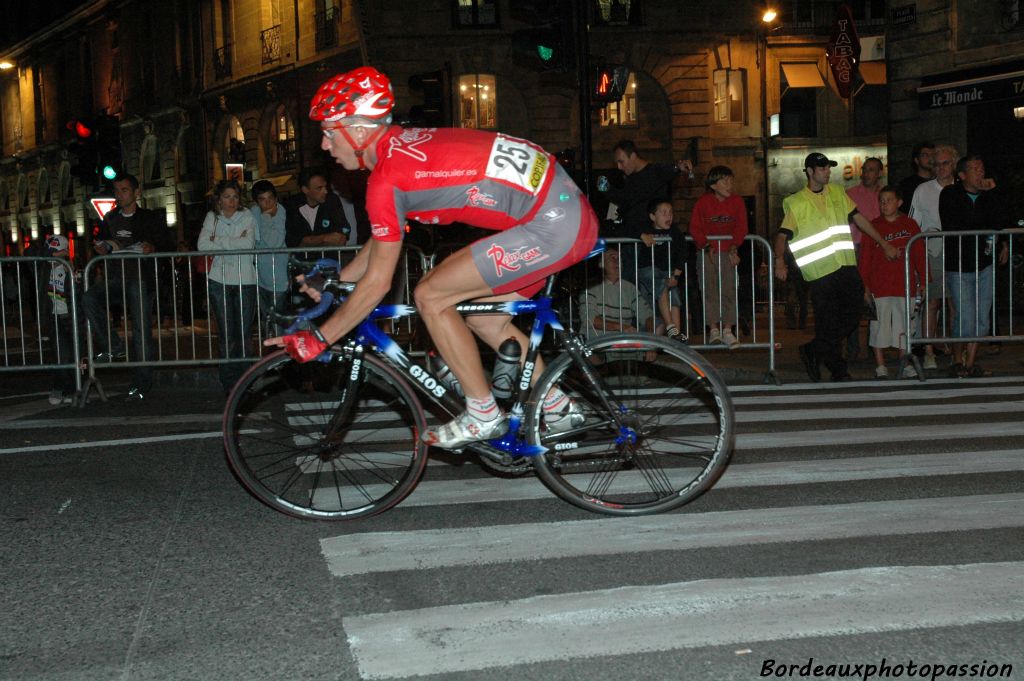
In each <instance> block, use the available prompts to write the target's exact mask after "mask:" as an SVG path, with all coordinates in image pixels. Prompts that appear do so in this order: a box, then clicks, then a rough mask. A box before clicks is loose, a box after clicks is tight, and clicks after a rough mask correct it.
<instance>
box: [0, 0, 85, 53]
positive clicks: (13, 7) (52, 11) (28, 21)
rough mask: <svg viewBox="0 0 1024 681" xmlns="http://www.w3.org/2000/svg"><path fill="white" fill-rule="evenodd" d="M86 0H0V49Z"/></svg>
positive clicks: (28, 34) (21, 38)
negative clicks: (0, 17)
mask: <svg viewBox="0 0 1024 681" xmlns="http://www.w3.org/2000/svg"><path fill="white" fill-rule="evenodd" d="M85 4H88V0H43V1H42V2H40V1H39V0H0V8H2V11H0V16H2V17H3V20H2V21H0V50H2V49H4V48H6V47H10V46H11V45H14V44H16V43H18V42H20V41H22V40H24V39H25V38H27V37H29V36H30V35H32V34H33V33H35V32H36V31H38V30H39V29H40V28H43V27H44V26H46V25H48V24H51V23H53V22H54V21H56V20H58V19H60V18H61V17H62V16H64V14H65V13H67V12H68V11H70V10H73V9H75V8H76V7H79V6H81V5H85Z"/></svg>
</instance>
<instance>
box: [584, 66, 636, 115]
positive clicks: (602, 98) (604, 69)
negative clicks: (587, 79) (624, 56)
mask: <svg viewBox="0 0 1024 681" xmlns="http://www.w3.org/2000/svg"><path fill="white" fill-rule="evenodd" d="M627 82H629V67H628V66H622V65H618V64H612V65H608V64H602V65H600V66H598V67H597V68H596V69H595V70H594V82H593V87H592V88H591V91H590V102H591V103H592V104H593V105H594V106H599V107H600V106H605V105H606V104H611V103H612V102H617V101H619V100H620V99H622V96H623V95H624V94H626V83H627Z"/></svg>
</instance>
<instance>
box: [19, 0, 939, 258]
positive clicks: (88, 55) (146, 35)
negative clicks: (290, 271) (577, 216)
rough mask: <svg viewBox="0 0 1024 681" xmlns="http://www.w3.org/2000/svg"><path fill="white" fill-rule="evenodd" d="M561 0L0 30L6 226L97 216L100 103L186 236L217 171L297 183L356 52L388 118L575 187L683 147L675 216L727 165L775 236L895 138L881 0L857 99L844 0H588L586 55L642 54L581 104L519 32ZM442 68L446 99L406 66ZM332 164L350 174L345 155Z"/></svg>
mask: <svg viewBox="0 0 1024 681" xmlns="http://www.w3.org/2000/svg"><path fill="white" fill-rule="evenodd" d="M568 1H569V0H564V1H563V2H562V3H559V2H558V1H557V0H550V1H549V2H527V1H526V0H417V1H416V2H413V1H411V0H395V1H394V2H390V3H380V2H371V1H369V0H291V1H290V2H289V1H286V0H170V1H169V2H162V3H151V2H145V1H143V0H94V1H93V2H90V3H87V4H85V5H83V6H82V8H81V9H80V10H78V12H76V13H75V15H74V16H69V17H68V18H67V19H66V20H63V21H60V22H57V23H56V24H54V25H52V26H50V27H48V28H47V29H45V30H44V31H42V32H40V33H37V34H36V35H34V36H31V37H28V38H26V39H25V40H24V41H23V42H21V43H19V44H18V45H15V46H13V47H7V48H4V47H0V58H7V59H10V60H11V61H12V62H14V63H15V64H16V68H15V69H13V70H12V72H6V71H5V72H0V101H2V104H0V116H2V119H3V133H2V134H3V136H2V151H3V153H2V158H0V234H3V235H4V236H3V238H4V239H5V240H6V242H13V245H14V246H15V250H17V248H19V247H20V245H21V244H22V243H23V239H24V236H25V235H31V234H33V233H40V232H41V231H42V230H51V231H52V230H57V229H60V230H62V231H64V232H65V233H68V232H80V231H85V230H86V229H87V228H88V224H89V223H90V222H91V221H92V220H93V219H95V217H96V216H95V213H93V212H92V209H91V207H89V205H88V198H89V197H90V196H91V194H92V189H91V188H90V187H81V186H80V183H79V182H78V180H77V179H75V177H74V176H73V174H72V173H71V172H70V169H71V167H72V166H73V161H74V159H73V158H69V154H70V152H69V146H68V132H67V131H66V130H64V128H63V126H64V123H65V122H66V121H68V120H70V119H72V118H75V117H80V116H89V115H96V114H98V113H104V112H105V113H107V114H110V115H114V116H117V117H118V119H119V121H120V126H121V143H122V148H123V161H124V167H125V168H126V169H127V170H128V171H129V172H132V173H134V174H136V175H137V176H139V177H140V179H141V180H142V181H143V195H144V203H145V205H147V206H148V207H151V208H157V209H161V210H163V211H164V212H165V214H166V220H167V224H168V228H169V229H174V230H175V231H176V235H177V236H178V238H179V240H183V241H185V242H186V243H188V242H189V240H190V237H191V236H193V235H194V233H195V232H196V231H197V230H198V224H199V222H201V220H202V217H203V215H204V214H205V211H206V210H207V201H206V196H207V193H208V191H209V188H210V186H211V185H212V184H213V183H214V182H216V181H217V180H218V179H221V178H223V177H225V176H227V175H228V174H232V173H240V174H241V176H242V178H243V179H244V180H246V181H247V182H248V181H253V180H255V179H259V178H268V179H270V180H271V181H272V182H274V183H275V185H277V186H278V188H279V190H280V191H281V192H282V193H289V192H294V191H297V186H296V176H297V173H298V170H299V169H300V168H302V167H303V166H308V165H321V166H326V165H328V164H329V163H330V159H328V158H327V157H326V155H325V154H324V152H322V151H321V150H320V148H319V145H320V140H321V138H320V134H319V130H318V129H317V126H316V125H314V124H312V123H311V122H310V121H308V119H307V117H306V112H307V107H308V102H309V99H310V97H311V95H312V94H313V92H314V91H315V89H316V87H317V86H318V85H319V84H320V83H321V82H323V81H324V80H325V79H326V78H327V77H329V76H330V75H332V74H333V73H337V72H339V71H343V70H347V69H349V68H352V67H354V66H357V65H359V64H362V63H368V64H372V65H374V66H377V67H378V68H380V69H381V70H382V71H384V72H386V73H388V75H389V76H390V77H391V79H392V81H393V83H394V86H395V92H396V100H397V113H398V118H400V119H409V120H414V121H415V120H421V118H418V117H421V116H422V114H423V110H430V111H433V112H434V114H435V115H434V117H433V118H432V119H430V120H432V121H434V120H439V121H440V122H441V123H442V124H445V125H455V126H467V127H479V128H484V129H497V130H501V131H503V132H506V133H508V134H512V135H517V136H523V137H527V138H529V139H532V140H535V141H537V142H538V143H540V144H542V145H544V146H545V147H546V148H548V149H549V150H551V151H553V152H558V151H561V150H572V151H574V152H575V154H574V158H575V161H576V170H577V175H578V178H579V181H580V182H581V183H590V182H592V181H593V175H597V174H605V173H608V172H610V171H612V170H613V162H612V153H611V149H612V146H613V145H614V144H615V142H616V141H618V140H620V139H624V138H627V139H632V140H634V141H635V142H636V144H637V145H638V147H639V148H640V150H641V152H642V153H643V155H644V156H646V157H647V158H648V159H650V160H653V161H670V160H673V159H678V158H686V157H691V158H693V159H694V160H695V161H696V162H697V173H696V177H695V181H692V182H691V181H688V180H686V179H682V180H680V181H678V182H677V187H676V190H677V191H676V199H677V201H676V203H677V209H678V211H677V218H678V219H680V220H688V215H689V213H688V210H689V207H690V205H691V204H692V202H693V201H694V200H695V199H696V197H697V196H699V194H700V193H701V191H703V185H702V183H701V180H702V178H703V175H704V174H705V173H706V172H707V170H708V168H709V167H710V166H712V165H717V164H724V165H728V166H730V167H731V168H732V169H733V170H734V172H735V175H736V189H737V192H738V193H740V194H741V195H743V196H744V197H745V198H746V199H747V201H748V206H749V208H750V213H751V216H752V218H753V225H755V228H756V231H757V232H758V233H760V234H763V235H767V234H770V232H771V231H772V229H774V226H775V225H776V224H777V222H778V219H779V218H780V217H781V209H780V206H781V198H782V196H783V195H784V194H786V193H788V192H789V191H792V189H793V188H795V187H798V186H799V184H800V182H802V175H800V173H799V168H798V166H799V161H800V160H802V158H803V156H804V155H805V154H806V153H807V151H808V150H812V149H813V150H821V151H825V152H826V153H828V154H829V155H837V156H839V159H840V161H841V162H842V163H843V165H844V168H843V178H842V179H843V181H844V183H845V184H847V185H850V184H853V183H855V182H856V181H857V175H858V171H859V163H861V162H862V161H863V158H864V157H866V156H868V155H881V156H883V157H885V156H886V153H885V152H886V147H885V145H886V141H887V138H886V129H885V128H886V125H885V121H886V120H887V113H888V109H887V107H888V100H887V96H886V95H885V94H884V91H885V85H884V83H885V72H886V66H885V61H884V59H885V54H886V50H885V49H884V42H885V39H886V38H887V37H888V36H887V35H883V34H885V33H886V19H885V17H884V15H882V13H881V12H882V10H881V9H879V7H882V8H884V5H885V3H884V2H880V0H853V1H852V2H851V3H850V4H851V5H852V6H853V12H854V18H855V21H856V25H857V30H858V33H859V38H860V41H861V46H862V55H863V57H862V58H863V59H865V60H867V61H872V62H874V63H873V65H872V68H870V69H867V68H865V69H863V70H862V71H863V77H861V76H859V77H858V80H857V81H856V82H855V84H854V91H855V94H854V95H853V96H852V97H851V98H843V97H840V96H839V94H838V93H837V90H836V87H835V82H834V77H832V76H831V75H830V72H829V68H828V65H827V62H826V57H825V48H826V45H827V43H828V41H829V37H830V34H831V33H832V30H833V24H834V19H835V16H836V8H837V6H838V5H839V2H838V0H784V1H783V2H781V3H780V8H779V17H778V18H777V19H776V20H775V21H774V22H772V23H767V24H766V23H764V22H762V20H761V9H762V8H763V7H762V4H761V3H754V2H740V3H720V2H712V1H711V0H700V1H696V0H695V1H693V2H686V3H681V2H678V0H632V1H631V2H620V1H619V0H615V1H614V2H613V1H612V0H576V2H575V5H576V7H577V8H583V9H584V10H585V12H586V14H587V17H588V18H589V33H588V34H587V36H588V40H587V42H588V47H589V58H590V60H591V63H592V64H597V63H601V62H603V63H609V64H624V65H626V66H628V67H629V68H630V70H631V77H630V80H629V83H628V85H627V88H626V92H625V94H624V96H623V98H622V99H621V100H619V101H617V102H614V103H612V104H610V105H608V106H605V107H602V108H591V107H589V106H585V109H586V110H585V111H584V112H583V115H582V117H581V113H580V106H581V105H580V97H579V94H578V90H577V84H576V77H575V73H573V72H571V71H569V72H563V71H558V70H551V69H545V68H543V67H541V65H540V64H539V63H538V62H537V60H536V59H535V58H532V57H531V56H530V55H526V54H523V53H522V52H521V51H520V50H519V49H517V44H518V43H517V38H518V37H520V36H521V35H522V32H524V31H527V32H528V31H531V30H535V29H537V28H538V27H537V25H536V24H537V22H536V20H535V17H532V16H531V13H533V14H534V15H537V14H540V13H544V12H548V11H549V10H550V8H551V6H552V5H561V6H562V7H563V8H564V7H566V6H567V4H566V3H567V2H568ZM927 1H931V0H927ZM934 1H935V2H938V0H934ZM952 1H953V0H947V3H948V2H952ZM919 2H922V3H924V2H926V0H919ZM547 16H548V18H550V17H551V16H552V15H551V14H550V13H549V14H548V15H547ZM563 30H564V26H563ZM868 71H870V73H868ZM432 74H433V75H437V74H440V85H441V95H440V98H439V99H440V101H434V100H433V99H432V97H434V95H436V92H437V89H436V88H434V89H432V90H430V92H428V91H427V89H424V88H423V87H422V86H421V84H422V80H423V79H422V78H420V79H417V78H415V77H416V76H424V75H427V76H430V75H432ZM880 91H881V93H882V94H881V96H879V95H880ZM431 93H433V94H431ZM880 100H884V102H885V104H884V108H885V110H884V111H883V112H881V113H879V104H878V102H879V101H880ZM865 112H866V113H865ZM438 116H439V117H440V118H438ZM581 119H582V120H588V121H589V124H590V128H591V130H592V145H591V146H592V149H593V173H592V177H590V178H583V177H582V176H581V175H580V173H579V170H580V163H579V161H580V158H581V155H582V154H581V151H580V148H579V147H580V144H581V142H580V139H581V135H580V132H581ZM335 170H336V169H335ZM335 180H336V182H337V183H339V184H340V185H348V184H351V185H352V186H357V185H358V178H354V179H353V178H351V177H346V174H344V173H340V172H336V176H335ZM349 181H351V182H349ZM47 192H48V193H47ZM595 203H596V204H598V207H599V210H600V209H602V207H601V206H600V200H599V198H595ZM33 230H35V231H34V232H33ZM12 235H13V236H12Z"/></svg>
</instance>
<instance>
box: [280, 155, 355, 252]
mask: <svg viewBox="0 0 1024 681" xmlns="http://www.w3.org/2000/svg"><path fill="white" fill-rule="evenodd" d="M299 188H300V189H301V190H302V193H301V194H297V195H295V196H291V197H289V198H288V199H287V200H286V201H285V203H284V209H285V229H286V235H285V242H286V243H287V244H288V248H296V247H298V246H303V247H306V248H316V249H318V251H317V252H315V253H308V254H307V255H306V257H307V258H317V257H320V252H321V251H323V250H324V249H329V248H336V247H338V246H344V245H346V244H347V243H348V236H349V234H350V233H351V231H352V229H351V227H350V225H349V224H348V222H347V221H346V219H345V211H344V209H343V208H342V205H341V199H339V198H338V196H337V195H336V194H335V193H334V192H332V191H330V190H329V189H328V186H327V175H326V173H324V171H322V170H320V169H317V168H303V169H302V171H301V172H300V173H299Z"/></svg>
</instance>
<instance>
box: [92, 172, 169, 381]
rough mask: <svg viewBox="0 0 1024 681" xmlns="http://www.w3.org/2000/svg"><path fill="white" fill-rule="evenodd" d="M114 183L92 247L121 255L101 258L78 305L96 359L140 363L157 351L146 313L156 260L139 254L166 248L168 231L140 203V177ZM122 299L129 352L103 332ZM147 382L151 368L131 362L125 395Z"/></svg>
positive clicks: (149, 309)
mask: <svg viewBox="0 0 1024 681" xmlns="http://www.w3.org/2000/svg"><path fill="white" fill-rule="evenodd" d="M113 184H114V198H115V199H116V200H117V205H116V207H115V208H114V209H113V210H111V211H110V212H109V213H107V214H106V215H105V216H104V217H103V222H102V224H101V226H100V233H99V235H98V238H97V240H96V241H94V242H93V250H94V251H95V252H96V253H97V255H117V256H123V260H118V259H116V258H111V259H108V260H106V261H105V263H104V267H103V269H104V273H103V276H102V277H101V278H100V279H99V280H98V281H96V282H95V283H93V282H89V285H88V290H87V291H86V292H85V295H84V296H83V298H82V308H83V310H84V311H85V316H86V318H87V319H88V320H89V325H90V326H91V327H92V332H93V334H95V337H96V343H97V347H96V351H97V355H96V359H97V360H99V361H107V362H109V361H111V360H114V359H127V360H129V361H131V362H143V361H148V360H151V359H153V357H154V356H155V350H156V345H155V342H154V340H153V320H152V319H151V316H152V302H153V298H152V296H153V293H154V280H155V272H156V264H157V261H156V260H155V259H146V258H139V257H138V256H139V255H148V254H149V253H154V252H157V251H168V250H171V248H170V246H171V238H170V236H171V233H170V230H168V229H167V226H166V224H164V221H163V220H161V219H160V215H159V214H157V213H156V212H155V211H152V210H147V209H145V208H141V207H140V206H139V204H138V200H139V181H138V179H136V178H135V176H134V175H128V174H122V175H118V176H117V177H116V178H115V179H114V183H113ZM122 300H125V301H126V302H127V309H126V310H125V311H124V312H125V317H126V318H127V317H128V316H129V315H130V316H131V319H132V330H131V335H132V351H131V354H128V353H127V352H126V346H125V342H124V340H122V339H121V337H120V336H119V335H118V334H117V333H116V330H117V329H114V331H115V333H113V334H111V333H109V331H108V326H109V325H110V309H109V306H110V305H111V304H117V303H120V302H121V301H122ZM125 335H127V328H126V329H125ZM152 382H153V378H152V369H151V368H150V367H145V366H139V367H136V368H135V372H134V375H133V377H132V385H131V387H130V388H129V391H128V399H129V400H141V399H142V398H143V397H144V394H145V393H146V392H148V391H149V389H150V387H151V386H152Z"/></svg>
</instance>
